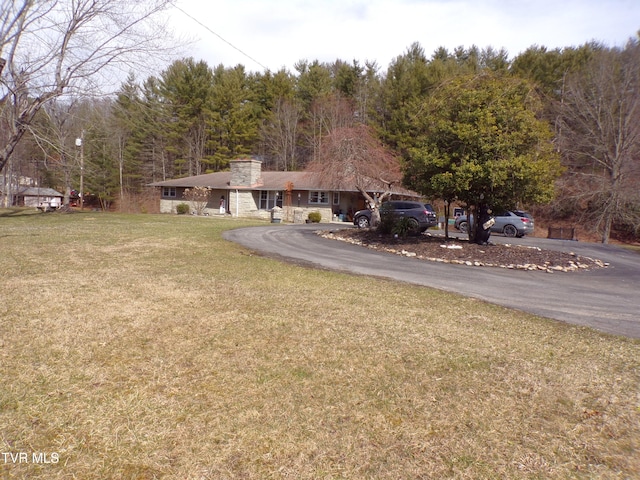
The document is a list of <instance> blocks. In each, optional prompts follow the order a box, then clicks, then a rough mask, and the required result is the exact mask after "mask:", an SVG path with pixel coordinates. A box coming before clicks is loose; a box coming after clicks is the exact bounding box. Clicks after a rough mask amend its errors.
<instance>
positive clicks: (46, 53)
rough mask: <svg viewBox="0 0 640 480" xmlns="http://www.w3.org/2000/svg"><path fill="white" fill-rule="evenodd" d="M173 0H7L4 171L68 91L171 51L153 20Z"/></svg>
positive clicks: (2, 46)
mask: <svg viewBox="0 0 640 480" xmlns="http://www.w3.org/2000/svg"><path fill="white" fill-rule="evenodd" d="M171 2H172V0H142V1H140V2H132V1H129V0H77V1H73V2H71V1H67V0H37V1H36V0H3V2H2V10H1V12H0V58H2V63H3V65H4V68H3V69H2V71H1V72H0V118H1V119H2V122H3V129H6V132H7V135H6V138H5V139H4V141H3V143H2V144H0V170H2V169H3V168H4V166H5V164H6V163H7V161H8V159H9V158H10V156H11V154H12V153H13V151H14V150H15V147H16V145H17V144H18V142H19V141H20V139H21V138H22V136H23V135H24V132H25V130H26V128H27V126H28V125H29V124H30V123H31V122H32V121H33V118H34V116H35V115H36V113H37V112H38V111H39V110H40V109H41V108H42V106H43V105H44V104H45V103H47V102H49V101H50V100H52V99H54V98H57V97H61V96H63V95H64V94H66V93H76V94H77V93H80V92H85V93H86V92H88V91H91V90H93V89H95V88H96V86H97V85H99V84H101V83H103V82H106V81H107V77H108V73H109V72H112V71H114V70H113V69H116V70H118V69H119V71H120V72H126V71H128V70H130V69H131V68H132V67H133V66H134V65H135V66H139V65H143V64H145V63H146V64H147V65H148V64H149V60H150V58H152V54H154V53H155V54H160V53H168V49H167V45H168V42H167V41H166V39H167V33H166V32H167V29H166V28H164V26H163V25H160V24H158V23H156V20H160V17H161V13H162V12H163V11H164V10H166V9H167V8H168V7H169V6H170V5H171Z"/></svg>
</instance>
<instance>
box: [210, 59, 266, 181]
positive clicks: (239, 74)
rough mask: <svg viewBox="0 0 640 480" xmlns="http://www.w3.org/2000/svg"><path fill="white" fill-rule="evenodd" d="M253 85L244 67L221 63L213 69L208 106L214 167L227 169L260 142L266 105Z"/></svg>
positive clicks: (214, 168)
mask: <svg viewBox="0 0 640 480" xmlns="http://www.w3.org/2000/svg"><path fill="white" fill-rule="evenodd" d="M252 86H253V85H252V81H251V78H250V77H249V76H247V74H246V72H245V70H244V67H242V66H237V67H235V68H231V69H225V68H224V67H223V66H222V65H220V66H218V67H217V68H216V69H215V70H214V73H213V79H212V90H211V100H210V102H209V104H208V106H207V109H208V115H207V128H208V141H207V149H208V157H207V158H208V164H209V166H210V167H211V169H212V170H222V169H224V168H227V167H228V163H229V160H230V159H232V158H234V157H237V156H240V155H246V154H249V153H252V151H253V149H254V147H255V145H256V143H257V140H258V132H259V124H260V119H261V117H262V115H263V107H262V105H260V104H259V103H257V102H256V97H255V94H254V90H253V89H252Z"/></svg>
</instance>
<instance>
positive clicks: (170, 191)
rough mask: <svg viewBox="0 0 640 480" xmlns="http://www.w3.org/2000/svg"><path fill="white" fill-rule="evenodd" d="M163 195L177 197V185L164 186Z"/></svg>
mask: <svg viewBox="0 0 640 480" xmlns="http://www.w3.org/2000/svg"><path fill="white" fill-rule="evenodd" d="M162 196H163V197H169V198H175V197H176V187H162Z"/></svg>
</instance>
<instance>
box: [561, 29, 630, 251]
mask: <svg viewBox="0 0 640 480" xmlns="http://www.w3.org/2000/svg"><path fill="white" fill-rule="evenodd" d="M559 115H560V119H561V121H560V124H559V135H558V137H559V145H560V148H561V150H562V153H563V155H564V157H565V158H566V160H567V161H568V162H569V167H570V172H571V176H572V177H573V178H571V179H570V181H569V183H570V184H573V185H574V186H573V187H572V190H573V192H574V195H575V196H577V197H578V198H576V199H575V200H574V201H575V202H576V203H577V204H579V205H581V206H582V208H583V211H584V212H585V216H584V220H585V221H586V222H588V223H589V224H591V225H593V227H594V229H595V230H596V231H598V232H599V233H600V234H601V238H602V243H607V242H608V241H609V237H610V235H611V229H612V226H613V224H614V223H615V222H623V223H625V224H632V225H635V228H636V229H637V228H638V227H639V226H640V218H639V217H640V208H638V207H639V205H640V203H639V200H640V198H639V197H638V190H637V182H638V179H639V178H640V44H639V43H638V42H637V41H635V42H634V41H631V42H629V44H628V45H627V47H626V48H624V49H622V50H620V49H611V50H602V51H600V52H598V53H597V54H596V55H595V56H594V58H593V60H592V61H591V62H590V63H589V65H588V66H587V68H586V69H584V70H583V71H582V72H580V73H578V74H576V75H575V76H573V77H571V78H569V79H567V82H566V89H565V91H564V92H563V95H562V102H561V105H560V114H559ZM634 205H635V208H633V206H634ZM629 207H632V208H629Z"/></svg>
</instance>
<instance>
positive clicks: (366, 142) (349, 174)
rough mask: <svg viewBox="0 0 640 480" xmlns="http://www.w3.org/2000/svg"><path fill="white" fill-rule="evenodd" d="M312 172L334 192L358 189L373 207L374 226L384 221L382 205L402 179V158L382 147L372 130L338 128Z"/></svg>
mask: <svg viewBox="0 0 640 480" xmlns="http://www.w3.org/2000/svg"><path fill="white" fill-rule="evenodd" d="M309 170H311V171H315V172H318V174H319V176H320V179H321V182H322V183H323V184H326V185H327V186H328V187H329V188H332V189H336V190H339V189H351V188H354V187H355V188H356V189H357V190H358V191H359V192H360V193H361V194H362V196H363V197H364V198H365V200H366V201H367V203H368V204H369V207H370V208H371V212H372V215H371V224H372V226H376V225H377V224H378V223H379V222H380V211H379V207H380V204H381V202H382V201H383V200H384V199H385V198H387V197H388V196H390V195H391V187H392V185H394V184H399V182H400V179H401V177H402V175H401V171H400V163H399V161H398V159H397V158H396V157H395V156H394V155H393V154H392V153H391V152H390V151H389V150H388V149H386V148H385V147H384V145H382V143H381V142H380V141H379V140H378V139H377V138H376V136H375V134H374V133H373V131H372V130H371V128H370V127H367V126H365V125H357V126H355V127H346V128H336V129H335V130H333V131H332V132H331V133H330V134H329V135H327V136H326V137H325V138H324V140H323V142H322V148H321V150H320V155H319V158H318V159H317V160H315V161H314V162H312V163H311V164H310V165H309Z"/></svg>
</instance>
